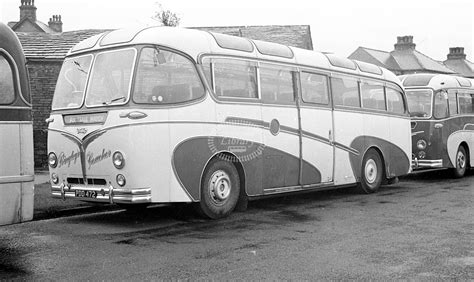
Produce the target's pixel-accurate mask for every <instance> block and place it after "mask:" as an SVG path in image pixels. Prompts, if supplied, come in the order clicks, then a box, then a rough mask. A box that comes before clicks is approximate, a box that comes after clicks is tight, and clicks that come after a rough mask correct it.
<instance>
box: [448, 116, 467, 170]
mask: <svg viewBox="0 0 474 282" xmlns="http://www.w3.org/2000/svg"><path fill="white" fill-rule="evenodd" d="M444 126H445V127H447V126H450V127H453V128H452V129H451V131H454V132H452V133H450V135H449V136H448V137H447V141H446V149H447V152H448V157H449V161H450V162H451V164H450V165H451V167H452V166H453V164H454V163H456V161H455V160H456V154H457V151H458V148H459V146H460V145H461V144H462V143H463V142H465V143H466V144H467V146H468V148H467V149H468V150H469V156H470V159H469V161H470V165H471V167H472V166H474V152H473V149H474V119H472V118H466V117H462V118H456V119H451V120H450V123H447V122H446V123H445V124H444ZM446 164H448V163H446Z"/></svg>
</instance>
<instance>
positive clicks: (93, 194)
mask: <svg viewBox="0 0 474 282" xmlns="http://www.w3.org/2000/svg"><path fill="white" fill-rule="evenodd" d="M76 197H79V198H93V199H95V198H97V191H88V190H76Z"/></svg>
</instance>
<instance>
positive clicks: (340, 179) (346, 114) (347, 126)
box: [334, 110, 364, 185]
mask: <svg viewBox="0 0 474 282" xmlns="http://www.w3.org/2000/svg"><path fill="white" fill-rule="evenodd" d="M363 122H364V120H363V118H362V115H361V114H360V113H356V112H350V111H340V110H335V111H334V145H335V165H334V167H335V169H334V184H335V185H343V184H350V183H355V182H356V181H357V180H358V179H359V175H355V174H354V171H353V167H352V165H351V157H352V156H353V155H354V156H359V155H360V154H362V153H363V152H358V151H355V150H354V149H353V148H351V147H350V144H351V143H352V142H353V141H354V139H355V138H356V137H358V136H363V135H364V128H363Z"/></svg>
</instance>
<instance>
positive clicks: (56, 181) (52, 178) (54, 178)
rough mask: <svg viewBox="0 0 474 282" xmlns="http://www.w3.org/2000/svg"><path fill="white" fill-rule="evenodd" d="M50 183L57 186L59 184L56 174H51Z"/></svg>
mask: <svg viewBox="0 0 474 282" xmlns="http://www.w3.org/2000/svg"><path fill="white" fill-rule="evenodd" d="M51 181H52V182H53V183H54V184H58V183H59V177H58V175H57V174H56V173H53V174H51Z"/></svg>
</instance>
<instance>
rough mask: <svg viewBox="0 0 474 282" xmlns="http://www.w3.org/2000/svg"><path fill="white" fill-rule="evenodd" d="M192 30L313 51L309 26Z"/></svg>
mask: <svg viewBox="0 0 474 282" xmlns="http://www.w3.org/2000/svg"><path fill="white" fill-rule="evenodd" d="M192 28H194V29H199V30H205V31H210V32H216V33H224V34H228V35H234V36H240V37H247V38H250V39H255V40H262V41H268V42H273V43H279V44H283V45H287V46H293V47H299V48H303V49H308V50H313V41H312V39H311V30H310V26H309V25H268V26H221V27H192Z"/></svg>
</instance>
